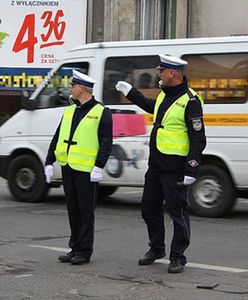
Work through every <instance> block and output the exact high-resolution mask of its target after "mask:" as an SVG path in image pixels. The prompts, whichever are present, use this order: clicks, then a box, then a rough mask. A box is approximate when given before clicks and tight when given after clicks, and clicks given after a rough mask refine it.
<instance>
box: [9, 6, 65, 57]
mask: <svg viewBox="0 0 248 300" xmlns="http://www.w3.org/2000/svg"><path fill="white" fill-rule="evenodd" d="M63 16H64V13H63V10H61V9H60V10H58V11H57V12H55V16H53V12H52V11H45V12H44V13H43V14H42V16H41V19H42V20H44V23H43V26H42V27H43V28H46V29H47V31H46V33H45V34H44V33H42V34H41V35H40V38H41V42H42V43H41V44H40V45H39V47H40V49H41V48H45V47H52V46H55V45H63V44H64V41H63V40H61V39H62V38H63V35H64V32H65V28H66V22H65V21H60V18H61V17H63ZM35 21H36V20H35V14H30V15H27V16H25V18H24V21H23V23H22V26H21V29H20V31H19V32H18V34H17V37H16V39H15V43H14V46H13V49H12V50H13V51H14V52H16V53H17V52H19V51H22V50H25V49H26V50H27V62H28V63H33V62H34V52H35V45H36V44H37V43H39V42H40V41H39V38H38V37H37V35H36V32H35ZM52 34H53V37H52ZM25 36H26V39H25ZM50 38H53V39H54V40H52V41H50Z"/></svg>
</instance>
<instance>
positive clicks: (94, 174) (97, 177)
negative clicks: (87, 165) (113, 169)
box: [90, 167, 102, 182]
mask: <svg viewBox="0 0 248 300" xmlns="http://www.w3.org/2000/svg"><path fill="white" fill-rule="evenodd" d="M101 180H102V169H101V168H98V167H94V168H93V170H92V171H91V173H90V181H91V182H99V181H101Z"/></svg>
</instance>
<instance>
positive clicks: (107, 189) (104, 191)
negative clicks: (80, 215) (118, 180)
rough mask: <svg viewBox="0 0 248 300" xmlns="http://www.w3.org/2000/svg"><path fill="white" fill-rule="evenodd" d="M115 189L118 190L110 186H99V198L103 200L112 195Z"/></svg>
mask: <svg viewBox="0 0 248 300" xmlns="http://www.w3.org/2000/svg"><path fill="white" fill-rule="evenodd" d="M117 189H118V186H112V185H109V186H107V185H106V186H105V185H103V186H100V188H99V197H100V198H104V197H107V196H110V195H112V194H114V192H115V191H116V190H117Z"/></svg>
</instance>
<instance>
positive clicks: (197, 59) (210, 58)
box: [183, 53, 248, 103]
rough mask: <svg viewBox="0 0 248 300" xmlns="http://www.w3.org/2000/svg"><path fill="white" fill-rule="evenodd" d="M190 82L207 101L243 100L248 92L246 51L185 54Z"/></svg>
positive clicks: (231, 101)
mask: <svg viewBox="0 0 248 300" xmlns="http://www.w3.org/2000/svg"><path fill="white" fill-rule="evenodd" d="M183 59H185V60H186V61H188V63H189V64H188V65H187V67H186V69H185V72H186V76H187V77H188V79H189V86H190V87H192V88H193V89H194V90H195V91H197V92H198V93H199V94H200V95H201V96H202V97H203V99H204V101H205V102H206V103H243V102H245V101H247V95H248V53H230V54H201V55H184V56H183Z"/></svg>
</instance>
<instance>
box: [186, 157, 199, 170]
mask: <svg viewBox="0 0 248 300" xmlns="http://www.w3.org/2000/svg"><path fill="white" fill-rule="evenodd" d="M188 163H189V164H190V165H191V167H192V168H194V167H197V166H199V164H198V162H197V161H196V160H195V159H192V160H189V161H188Z"/></svg>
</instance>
